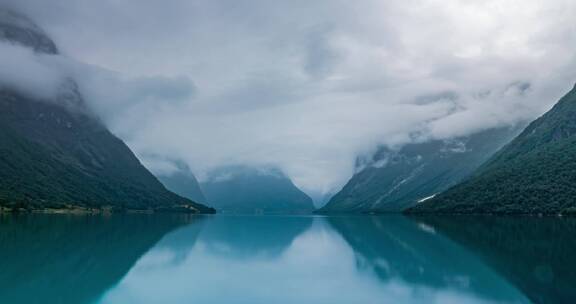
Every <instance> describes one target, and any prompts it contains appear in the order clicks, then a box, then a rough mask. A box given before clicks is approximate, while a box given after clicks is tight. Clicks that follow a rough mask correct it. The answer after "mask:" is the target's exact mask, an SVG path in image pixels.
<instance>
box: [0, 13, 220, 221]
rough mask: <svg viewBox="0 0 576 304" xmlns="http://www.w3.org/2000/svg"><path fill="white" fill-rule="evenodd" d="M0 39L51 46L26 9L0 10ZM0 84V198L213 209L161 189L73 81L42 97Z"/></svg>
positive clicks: (16, 202)
mask: <svg viewBox="0 0 576 304" xmlns="http://www.w3.org/2000/svg"><path fill="white" fill-rule="evenodd" d="M0 18H1V19H0V42H2V41H3V42H4V43H13V44H19V45H22V46H25V47H29V48H32V49H34V50H35V51H36V52H37V53H42V54H47V55H56V54H58V49H57V48H56V45H55V44H54V42H53V41H52V40H50V38H49V37H48V36H46V34H45V33H44V32H43V31H42V30H41V29H40V28H38V26H36V25H34V23H33V22H31V21H30V20H29V19H27V18H26V17H23V16H20V15H18V14H15V13H12V12H6V11H2V12H1V13H0ZM32 96H33V95H32V94H29V92H25V91H24V90H21V89H18V90H16V89H14V88H11V87H8V86H6V85H0V206H3V207H4V208H8V209H43V208H64V207H66V208H68V207H72V206H73V207H82V208H101V207H107V208H112V209H155V210H158V211H163V210H174V211H176V210H178V211H186V212H213V210H212V209H210V208H207V207H205V206H203V205H200V204H196V203H194V202H192V201H190V200H188V199H184V198H182V197H180V196H178V195H176V194H174V193H172V192H169V191H168V190H166V188H164V186H162V184H161V183H160V182H159V181H158V180H157V179H156V178H155V177H154V176H153V175H152V174H151V173H150V172H149V171H148V170H146V169H145V168H144V166H142V164H141V163H140V161H139V160H138V159H137V158H136V156H135V155H134V154H133V153H132V151H130V149H129V148H128V146H126V145H125V144H124V143H123V142H122V141H121V140H120V139H118V138H117V137H116V136H114V135H113V134H112V133H110V131H108V130H107V129H106V127H105V126H104V125H103V124H102V123H101V122H100V120H99V119H98V118H96V117H95V116H94V115H93V114H92V113H91V112H90V111H89V110H88V108H87V107H86V106H85V103H84V100H83V98H82V95H81V94H80V92H79V90H78V87H77V85H76V83H75V82H74V81H73V80H68V81H67V82H65V83H63V84H62V87H61V88H60V90H59V94H58V97H56V98H54V100H43V99H40V98H38V97H32Z"/></svg>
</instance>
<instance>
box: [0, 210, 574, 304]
mask: <svg viewBox="0 0 576 304" xmlns="http://www.w3.org/2000/svg"><path fill="white" fill-rule="evenodd" d="M575 230H576V225H574V221H573V220H572V219H547V220H543V219H531V218H529V219H512V218H492V219H485V218H476V217H462V218H459V217H453V218H446V217H426V218H421V217H418V218H406V217H403V216H374V217H371V216H350V217H348V216H341V217H307V216H205V217H169V216H166V217H164V216H163V217H158V216H136V215H126V216H111V217H107V218H106V217H77V216H76V217H71V216H25V217H0V245H1V246H2V249H3V250H2V251H1V252H0V258H1V260H0V270H1V271H0V303H122V304H124V303H246V304H248V303H250V304H256V303H315V304H316V303H327V304H328V303H330V304H333V303H530V302H535V303H568V302H567V301H569V300H570V299H573V298H574V296H575V294H576V292H575V291H574V284H573V283H574V274H573V273H572V272H570V269H574V267H572V266H573V262H572V261H571V260H570V258H569V257H571V256H574V254H575V253H576V248H575V246H574V244H573V242H571V240H570V239H569V236H570V235H573V233H574V232H575ZM47 299H49V300H47Z"/></svg>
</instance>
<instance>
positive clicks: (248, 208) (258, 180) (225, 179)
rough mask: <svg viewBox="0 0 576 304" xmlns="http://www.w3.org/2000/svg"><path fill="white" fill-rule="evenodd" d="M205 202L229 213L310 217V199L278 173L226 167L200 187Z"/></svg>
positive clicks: (213, 174) (312, 208)
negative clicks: (301, 214) (289, 214)
mask: <svg viewBox="0 0 576 304" xmlns="http://www.w3.org/2000/svg"><path fill="white" fill-rule="evenodd" d="M201 187H202V190H204V194H206V198H207V199H208V202H209V203H210V204H211V205H212V206H214V208H216V209H218V210H220V211H222V212H230V213H310V212H312V211H313V210H314V205H313V203H312V199H311V198H310V197H308V195H306V194H305V193H304V192H302V191H301V190H300V189H298V188H297V187H296V186H295V185H294V184H293V183H292V181H291V180H290V179H289V178H288V177H286V176H285V175H284V174H283V173H282V172H280V171H278V170H258V169H253V168H248V167H227V168H221V169H218V170H216V171H215V172H213V173H212V174H211V175H210V176H209V178H208V179H207V180H206V181H204V182H202V183H201Z"/></svg>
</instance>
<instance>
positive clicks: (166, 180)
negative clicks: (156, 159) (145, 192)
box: [155, 162, 207, 204]
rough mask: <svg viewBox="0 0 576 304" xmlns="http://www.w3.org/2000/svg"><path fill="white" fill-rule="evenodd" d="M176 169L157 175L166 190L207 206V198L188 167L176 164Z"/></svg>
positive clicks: (181, 163) (183, 164) (180, 163)
mask: <svg viewBox="0 0 576 304" xmlns="http://www.w3.org/2000/svg"><path fill="white" fill-rule="evenodd" d="M176 167H177V169H176V171H175V172H170V173H156V174H155V175H156V177H157V178H158V180H159V181H160V182H161V183H162V184H163V185H164V186H165V187H166V189H168V190H170V191H172V192H174V193H176V194H178V195H180V196H182V197H185V198H187V199H190V200H193V201H195V202H198V203H203V204H205V203H206V202H207V199H206V196H205V195H204V192H202V189H200V184H199V183H198V180H197V179H196V176H194V173H192V171H191V170H190V168H189V167H188V165H186V164H185V163H183V162H176Z"/></svg>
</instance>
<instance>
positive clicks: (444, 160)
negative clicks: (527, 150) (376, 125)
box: [318, 127, 520, 213]
mask: <svg viewBox="0 0 576 304" xmlns="http://www.w3.org/2000/svg"><path fill="white" fill-rule="evenodd" d="M519 132H520V128H519V127H502V128H495V129H490V130H486V131H481V132H479V133H476V134H472V135H470V136H466V137H460V138H455V139H451V140H432V141H428V142H424V143H413V144H408V145H406V146H404V147H402V148H401V149H400V150H397V151H395V150H391V149H388V148H381V149H380V150H379V151H378V152H377V153H376V154H375V155H374V156H373V159H372V160H371V161H370V162H369V163H368V164H367V165H366V166H365V167H364V168H363V169H361V170H360V171H359V172H357V173H356V174H355V175H354V176H353V177H352V179H350V181H349V182H348V183H347V184H346V185H345V186H344V188H343V189H342V190H341V191H340V192H338V193H337V194H336V195H335V196H334V197H332V199H331V200H330V201H329V202H328V204H326V206H324V207H323V208H321V209H320V210H319V211H318V213H372V212H399V211H402V210H404V209H406V208H408V207H411V206H413V205H415V204H416V203H417V202H418V201H419V200H425V199H427V198H430V197H431V196H434V195H435V194H437V193H439V192H441V191H443V190H445V189H447V188H449V187H450V186H453V185H455V184H456V183H458V182H459V181H461V180H462V179H464V178H466V177H467V176H468V175H470V174H471V173H472V172H473V171H474V170H475V169H476V168H478V167H479V166H480V165H481V164H482V163H483V162H484V161H486V160H487V159H488V158H489V157H490V156H491V155H493V153H495V152H496V151H497V150H498V149H499V148H501V147H502V146H503V145H505V144H506V143H507V142H508V141H509V140H510V139H511V138H513V137H514V136H515V135H516V134H518V133H519Z"/></svg>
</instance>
